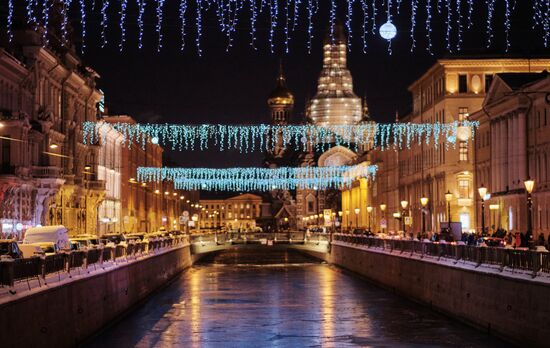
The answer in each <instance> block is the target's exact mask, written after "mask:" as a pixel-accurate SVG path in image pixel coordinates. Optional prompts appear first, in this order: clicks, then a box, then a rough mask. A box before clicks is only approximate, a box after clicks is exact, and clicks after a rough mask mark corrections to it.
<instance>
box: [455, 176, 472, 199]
mask: <svg viewBox="0 0 550 348" xmlns="http://www.w3.org/2000/svg"><path fill="white" fill-rule="evenodd" d="M458 194H459V196H460V198H469V197H470V180H468V179H460V180H458Z"/></svg>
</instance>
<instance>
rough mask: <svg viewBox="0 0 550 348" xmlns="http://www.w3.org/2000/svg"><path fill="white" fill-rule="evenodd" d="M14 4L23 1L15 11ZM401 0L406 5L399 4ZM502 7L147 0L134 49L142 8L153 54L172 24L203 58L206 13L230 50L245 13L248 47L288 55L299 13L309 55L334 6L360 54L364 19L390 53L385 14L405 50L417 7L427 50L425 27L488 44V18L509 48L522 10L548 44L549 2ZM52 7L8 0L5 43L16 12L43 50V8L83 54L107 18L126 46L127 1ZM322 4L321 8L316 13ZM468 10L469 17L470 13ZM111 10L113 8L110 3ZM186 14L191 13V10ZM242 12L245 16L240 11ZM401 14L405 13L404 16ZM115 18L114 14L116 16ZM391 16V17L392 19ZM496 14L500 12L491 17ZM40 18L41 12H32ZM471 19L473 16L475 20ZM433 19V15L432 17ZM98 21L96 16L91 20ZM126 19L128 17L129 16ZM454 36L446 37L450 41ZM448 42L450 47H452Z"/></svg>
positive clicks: (447, 1) (453, 0)
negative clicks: (71, 29) (404, 35)
mask: <svg viewBox="0 0 550 348" xmlns="http://www.w3.org/2000/svg"><path fill="white" fill-rule="evenodd" d="M432 1H433V2H434V5H437V12H436V13H435V12H434V13H432ZM18 2H20V3H22V4H21V6H19V4H18ZM405 2H407V5H406V6H405V5H404V6H402V4H404V3H405ZM502 2H503V6H502V5H500V4H498V3H497V1H496V0H486V1H479V3H480V5H477V3H476V2H475V1H474V0H386V1H385V2H383V1H374V0H371V1H369V0H344V1H343V2H342V3H341V2H339V1H338V0H330V1H324V2H321V1H319V0H307V1H306V0H280V1H267V0H259V1H258V0H241V1H237V0H227V1H226V0H222V1H212V0H179V4H178V7H179V8H178V12H179V13H178V15H177V16H170V18H168V17H166V18H165V13H164V10H165V0H154V1H151V2H150V5H149V6H146V0H135V5H136V7H137V16H136V17H137V26H138V35H137V46H138V47H139V48H141V47H142V44H143V35H144V29H145V25H144V18H145V17H144V16H145V15H146V14H145V10H146V9H148V10H149V11H150V12H152V13H153V16H154V17H156V18H155V19H156V21H155V22H156V23H155V24H154V25H153V26H152V27H153V29H152V30H154V31H155V32H156V37H157V45H156V46H157V50H159V51H160V50H161V49H162V47H163V43H164V28H163V26H165V25H167V26H170V27H174V26H176V25H177V27H178V28H179V29H180V30H179V32H180V33H179V34H180V36H181V38H180V42H179V45H180V48H181V49H182V50H183V49H184V47H185V45H184V43H185V37H186V35H187V33H188V32H193V33H195V45H196V49H197V53H198V54H199V55H201V54H202V46H201V40H202V38H203V35H202V34H203V19H206V18H209V17H206V16H208V15H209V14H210V13H211V12H212V13H215V14H216V17H217V19H218V21H217V22H218V25H219V30H220V31H221V33H222V34H223V35H225V36H226V37H227V39H228V44H227V48H228V49H229V48H231V47H232V45H233V40H234V37H235V35H236V33H237V27H238V26H237V24H238V23H239V21H240V20H241V19H242V17H241V16H242V15H243V12H247V13H246V15H248V16H249V17H250V21H249V25H250V29H249V34H250V39H249V40H250V45H251V46H252V47H253V48H254V49H256V40H257V38H256V30H257V27H258V26H259V25H262V27H268V28H269V30H268V34H267V39H268V41H269V43H268V45H269V50H270V51H271V52H275V51H276V50H277V46H278V45H279V44H282V46H283V49H284V51H285V52H288V51H289V42H290V39H291V33H293V32H294V31H295V30H296V27H297V26H298V24H299V23H298V19H299V17H300V14H301V13H302V15H303V17H305V18H304V21H303V23H300V24H302V25H303V26H304V27H305V31H307V39H306V40H307V43H306V45H305V46H306V47H307V50H308V52H311V48H312V45H313V38H314V32H316V30H317V29H316V28H315V27H314V23H316V17H318V16H319V15H320V14H321V13H328V14H329V16H328V17H329V18H328V22H324V23H320V24H318V25H319V26H321V27H322V28H323V29H324V28H326V27H327V26H328V27H329V29H330V33H331V37H333V34H334V25H335V21H336V17H337V10H338V7H341V8H342V11H343V12H345V26H346V29H347V32H348V49H351V47H352V41H353V39H354V37H353V36H352V23H353V20H354V16H355V18H357V17H358V16H359V17H362V18H360V19H361V20H362V26H363V28H362V29H363V35H362V36H361V39H362V41H363V42H362V43H363V44H362V49H363V51H366V47H367V41H366V39H367V35H366V34H367V25H368V24H369V23H368V22H369V21H370V22H371V23H370V25H369V26H370V31H371V32H372V33H373V34H375V33H376V32H378V33H379V35H380V36H381V37H382V38H383V39H385V40H387V41H388V42H389V43H390V46H389V52H390V53H391V41H392V40H393V39H395V37H396V36H397V28H396V26H395V24H394V23H393V21H392V15H393V14H395V15H402V16H406V17H407V18H410V25H409V31H410V34H409V36H410V38H411V39H412V47H411V49H415V47H416V38H415V31H417V20H418V15H419V14H420V12H419V10H420V9H422V8H425V10H426V14H425V15H426V17H425V18H426V21H425V27H426V36H427V38H428V40H427V43H426V45H427V46H426V48H427V49H428V50H429V51H430V52H431V46H432V36H431V32H432V22H433V23H444V24H443V26H444V35H439V36H438V37H444V41H445V43H446V47H447V50H448V51H453V50H460V49H461V45H462V40H463V37H464V31H465V30H471V29H472V28H474V27H475V26H474V21H476V20H477V21H479V22H480V23H479V24H481V21H483V22H484V24H485V31H486V44H487V46H491V45H492V43H493V39H494V37H495V35H494V30H495V26H496V24H495V23H496V22H497V21H496V20H495V18H504V23H503V24H504V25H503V26H502V29H503V31H504V37H505V43H506V49H509V48H510V46H511V42H510V36H511V30H512V18H513V16H514V15H515V12H517V11H520V9H521V10H525V11H531V12H532V18H533V23H532V27H533V29H538V30H540V32H541V36H542V39H543V42H544V44H545V45H546V44H548V39H549V38H550V16H548V13H549V12H550V1H548V0H532V1H521V2H520V1H512V0H503V1H502ZM54 4H55V2H54V1H52V0H7V6H6V7H7V11H6V15H5V18H4V21H5V23H6V25H5V30H6V33H7V38H8V39H9V40H11V39H12V38H13V31H12V24H13V20H14V16H16V15H17V13H15V11H16V9H20V8H21V9H22V12H23V16H25V17H26V20H27V23H29V24H31V23H32V24H33V27H34V28H35V29H36V30H39V29H40V30H41V32H42V35H43V39H44V40H43V44H44V45H47V41H48V38H47V32H48V29H49V26H50V23H49V16H50V11H58V12H59V13H56V14H55V15H56V18H61V21H59V22H60V24H59V25H60V28H59V30H60V32H61V33H62V34H61V36H63V37H65V36H66V34H67V33H66V30H67V28H66V25H67V23H68V22H69V21H70V22H73V21H74V20H75V19H74V18H73V19H69V20H67V19H66V17H67V16H69V15H72V16H75V15H78V16H79V18H78V20H79V22H80V30H81V33H80V34H81V37H82V49H84V47H85V44H86V42H87V41H89V38H87V31H88V27H87V24H88V23H99V24H100V30H99V32H100V37H101V46H102V47H104V46H105V45H106V44H107V30H108V29H112V28H113V26H108V19H109V20H111V21H117V24H118V27H119V28H118V29H119V30H120V31H119V33H120V40H119V42H118V46H119V47H120V49H124V48H125V47H126V45H125V41H126V39H127V38H126V26H127V25H128V21H127V18H129V17H128V14H127V6H128V5H134V4H133V3H132V4H130V3H129V2H128V0H120V2H118V3H117V4H116V7H117V9H116V11H113V15H112V19H111V18H108V17H111V16H108V15H109V14H110V13H109V10H112V9H110V8H109V6H110V3H109V0H102V1H101V6H100V8H99V11H98V10H97V9H95V1H93V2H91V4H89V3H88V1H86V0H78V1H76V0H63V1H62V2H61V6H54ZM72 4H76V5H75V6H77V8H76V9H71V8H70V7H71V5H72ZM321 6H323V7H325V8H324V9H321ZM354 6H355V7H361V11H354ZM474 6H476V7H475V13H474ZM111 7H112V6H111ZM189 9H194V11H190V10H189ZM243 9H248V11H243ZM404 9H407V11H409V12H408V13H405V11H404ZM384 11H385V12H386V22H385V23H384V24H382V25H381V26H380V28H378V27H377V15H378V14H379V13H381V12H384ZM114 12H116V15H118V16H117V17H115V13H114ZM392 12H393V14H392ZM497 12H501V13H497ZM39 14H40V15H39ZM476 15H477V16H476ZM435 16H437V17H438V18H435ZM96 17H97V18H96ZM132 18H133V17H132ZM260 18H261V19H263V20H265V21H267V22H268V23H267V25H265V24H266V23H260V22H259V20H260ZM166 19H170V20H173V19H176V20H177V21H178V23H177V24H176V23H164V22H165V21H166ZM192 20H194V26H195V28H187V27H189V26H190V25H192ZM278 38H282V42H277V39H278ZM451 39H453V40H451ZM451 41H452V42H451Z"/></svg>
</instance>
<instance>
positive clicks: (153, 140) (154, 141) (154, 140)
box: [151, 137, 159, 145]
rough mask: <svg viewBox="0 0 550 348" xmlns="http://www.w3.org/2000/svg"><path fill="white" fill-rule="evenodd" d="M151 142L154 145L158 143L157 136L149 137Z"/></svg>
mask: <svg viewBox="0 0 550 348" xmlns="http://www.w3.org/2000/svg"><path fill="white" fill-rule="evenodd" d="M151 143H152V144H154V145H157V144H158V143H159V138H158V137H153V138H151Z"/></svg>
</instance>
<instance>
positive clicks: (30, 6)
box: [8, 0, 67, 25]
mask: <svg viewBox="0 0 550 348" xmlns="http://www.w3.org/2000/svg"><path fill="white" fill-rule="evenodd" d="M11 2H12V0H10V1H8V11H9V3H11ZM34 5H35V2H34V0H26V11H27V24H33V25H36V16H35V15H34ZM11 7H12V10H11V11H12V17H13V3H12V4H11ZM63 9H64V10H65V12H64V17H63V19H64V20H65V22H67V19H66V17H67V11H66V9H65V3H64V2H63Z"/></svg>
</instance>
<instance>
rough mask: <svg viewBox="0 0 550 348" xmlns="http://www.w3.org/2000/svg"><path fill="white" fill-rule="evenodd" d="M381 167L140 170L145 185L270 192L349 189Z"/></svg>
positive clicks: (147, 168)
mask: <svg viewBox="0 0 550 348" xmlns="http://www.w3.org/2000/svg"><path fill="white" fill-rule="evenodd" d="M377 170H378V167H377V166H376V165H370V166H340V167H282V168H258V167H250V168H223V169H217V168H157V167H139V168H138V169H137V180H138V181H141V182H161V181H165V180H167V181H173V182H174V184H175V186H176V188H177V189H181V190H199V189H201V190H220V191H245V190H252V191H269V190H274V189H287V190H294V189H314V188H316V189H326V188H330V187H333V188H339V187H343V186H349V185H351V183H352V182H353V181H354V180H355V179H356V178H357V177H362V178H366V179H367V180H373V179H374V178H375V176H376V171H377Z"/></svg>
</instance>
